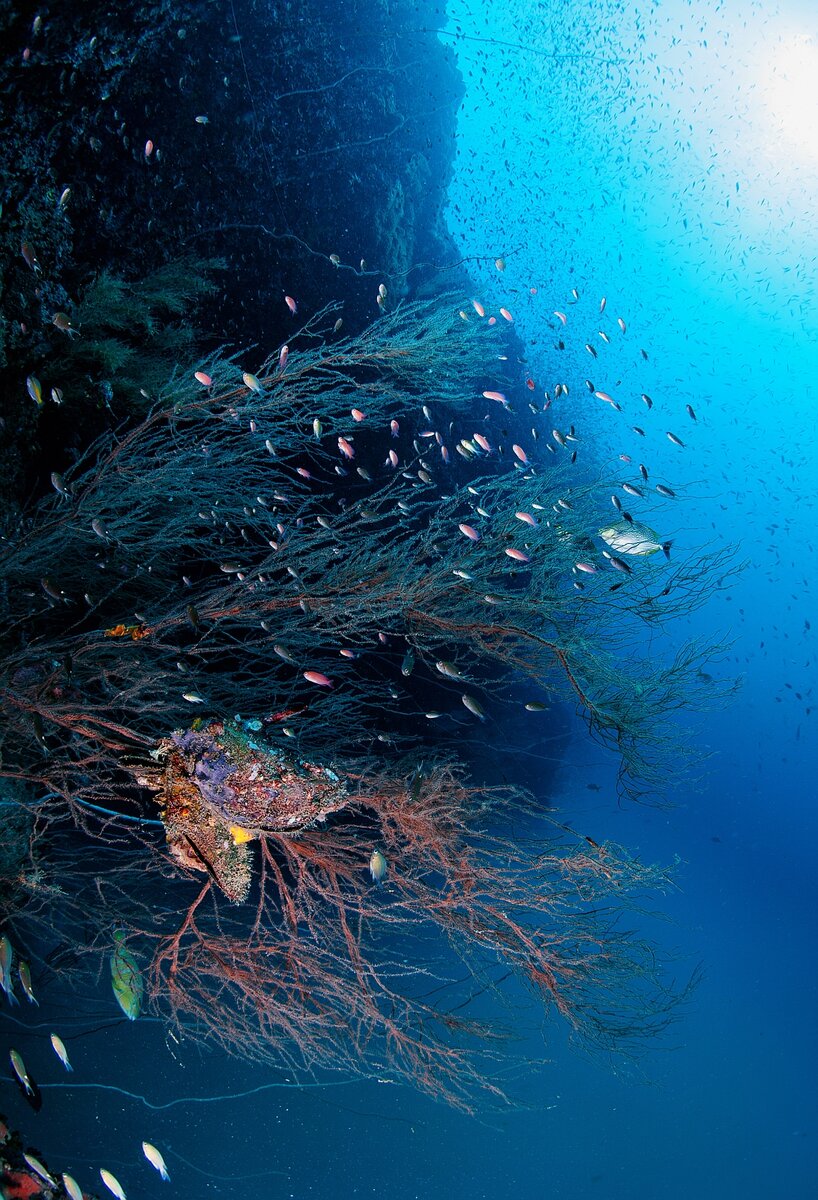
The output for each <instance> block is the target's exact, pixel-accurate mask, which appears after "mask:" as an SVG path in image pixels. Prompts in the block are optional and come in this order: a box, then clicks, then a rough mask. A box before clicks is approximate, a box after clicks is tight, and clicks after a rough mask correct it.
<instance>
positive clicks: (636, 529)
mask: <svg viewBox="0 0 818 1200" xmlns="http://www.w3.org/2000/svg"><path fill="white" fill-rule="evenodd" d="M599 536H600V537H601V538H602V540H603V542H607V544H608V545H609V546H610V547H611V549H612V550H615V551H616V552H617V554H642V555H647V554H655V553H656V551H657V550H663V551H664V553H665V555H666V556H667V557H668V558H670V547H671V543H670V542H661V541H660V540H659V534H658V533H655V532H654V531H653V530H652V529H651V528H650V527H649V526H648V525H643V524H642V523H641V521H617V522H616V524H615V525H606V526H605V527H604V529H600V531H599Z"/></svg>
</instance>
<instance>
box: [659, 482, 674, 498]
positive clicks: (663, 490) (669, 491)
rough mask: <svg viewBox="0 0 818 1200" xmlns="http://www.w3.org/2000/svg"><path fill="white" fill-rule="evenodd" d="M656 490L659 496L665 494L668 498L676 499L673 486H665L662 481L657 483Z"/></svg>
mask: <svg viewBox="0 0 818 1200" xmlns="http://www.w3.org/2000/svg"><path fill="white" fill-rule="evenodd" d="M656 491H657V492H658V493H659V495H660V496H667V498H668V500H675V499H676V493H675V492H674V491H673V488H669V487H666V486H665V484H664V483H657V485H656Z"/></svg>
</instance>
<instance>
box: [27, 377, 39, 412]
mask: <svg viewBox="0 0 818 1200" xmlns="http://www.w3.org/2000/svg"><path fill="white" fill-rule="evenodd" d="M26 390H27V392H28V394H29V396H31V399H32V400H33V401H34V403H35V404H36V405H37V407H38V408H42V407H43V389H42V385H41V384H40V381H39V379H38V378H37V376H36V375H28V376H26Z"/></svg>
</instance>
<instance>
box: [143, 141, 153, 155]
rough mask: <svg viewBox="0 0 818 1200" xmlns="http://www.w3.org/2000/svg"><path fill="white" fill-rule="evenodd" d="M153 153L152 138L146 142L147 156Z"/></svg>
mask: <svg viewBox="0 0 818 1200" xmlns="http://www.w3.org/2000/svg"><path fill="white" fill-rule="evenodd" d="M152 154H153V142H152V141H151V139H150V138H148V140H147V141H146V142H145V158H150V156H151V155H152Z"/></svg>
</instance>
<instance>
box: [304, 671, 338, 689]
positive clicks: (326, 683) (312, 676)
mask: <svg viewBox="0 0 818 1200" xmlns="http://www.w3.org/2000/svg"><path fill="white" fill-rule="evenodd" d="M304 678H305V679H306V681H307V683H314V684H316V685H317V686H318V687H325V688H331V687H332V680H331V679H330V678H329V676H327V675H322V674H321V672H320V671H305V672H304Z"/></svg>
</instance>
